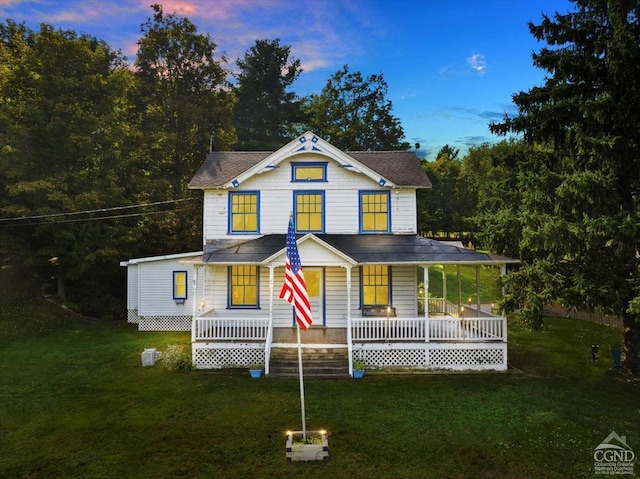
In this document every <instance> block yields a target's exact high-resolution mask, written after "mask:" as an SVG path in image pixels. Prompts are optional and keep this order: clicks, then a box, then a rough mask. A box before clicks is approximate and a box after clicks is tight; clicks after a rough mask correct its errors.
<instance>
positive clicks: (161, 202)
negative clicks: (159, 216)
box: [0, 198, 198, 224]
mask: <svg viewBox="0 0 640 479" xmlns="http://www.w3.org/2000/svg"><path fill="white" fill-rule="evenodd" d="M197 199H198V198H182V199H179V200H170V201H156V202H155V203H140V204H137V205H129V206H114V207H112V208H100V209H97V210H85V211H74V212H70V213H52V214H48V215H34V216H16V217H13V218H0V223H3V222H5V221H27V220H39V219H46V218H59V217H62V216H77V215H84V214H90V213H104V212H108V211H119V210H126V209H132V208H144V207H146V206H157V205H167V204H175V203H182V202H184V201H194V200H197ZM169 211H182V210H163V211H157V212H155V213H166V212H169ZM147 214H154V212H150V213H135V214H130V215H113V216H100V217H98V218H86V219H78V220H62V221H56V223H71V222H73V221H90V220H100V219H110V218H127V217H130V216H141V215H147ZM29 224H40V223H29Z"/></svg>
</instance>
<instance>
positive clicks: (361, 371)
mask: <svg viewBox="0 0 640 479" xmlns="http://www.w3.org/2000/svg"><path fill="white" fill-rule="evenodd" d="M362 376H364V369H354V370H353V379H361V378H362Z"/></svg>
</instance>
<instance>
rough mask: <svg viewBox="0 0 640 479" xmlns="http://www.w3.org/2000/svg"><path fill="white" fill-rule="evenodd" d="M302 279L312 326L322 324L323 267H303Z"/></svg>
mask: <svg viewBox="0 0 640 479" xmlns="http://www.w3.org/2000/svg"><path fill="white" fill-rule="evenodd" d="M304 281H305V283H306V284H307V291H308V293H309V302H310V303H311V317H312V318H313V326H324V269H323V268H312V267H308V268H304Z"/></svg>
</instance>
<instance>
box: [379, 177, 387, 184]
mask: <svg viewBox="0 0 640 479" xmlns="http://www.w3.org/2000/svg"><path fill="white" fill-rule="evenodd" d="M386 183H387V181H386V180H384V179H383V178H380V181H378V184H379V185H380V186H384V185H385V184H386Z"/></svg>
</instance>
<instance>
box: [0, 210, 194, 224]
mask: <svg viewBox="0 0 640 479" xmlns="http://www.w3.org/2000/svg"><path fill="white" fill-rule="evenodd" d="M186 210H187V209H186V208H178V209H175V210H161V211H148V212H146V213H129V214H126V215H111V216H98V217H97V218H75V219H71V220H58V221H54V222H52V223H48V222H46V221H36V222H32V223H20V224H12V225H0V228H2V227H3V226H12V227H18V226H40V225H57V224H61V223H78V222H81V221H100V220H111V219H114V218H131V217H134V216H150V215H160V214H162V213H175V212H178V211H186Z"/></svg>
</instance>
